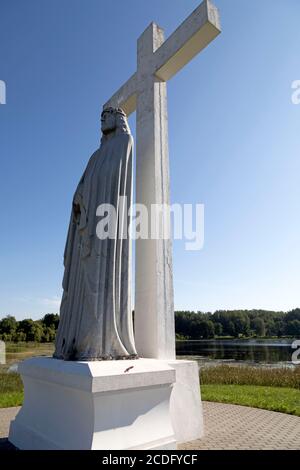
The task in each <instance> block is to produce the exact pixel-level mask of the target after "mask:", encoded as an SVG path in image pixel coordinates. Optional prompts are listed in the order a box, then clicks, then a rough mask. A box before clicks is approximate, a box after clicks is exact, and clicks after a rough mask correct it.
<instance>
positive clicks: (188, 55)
mask: <svg viewBox="0 0 300 470" xmlns="http://www.w3.org/2000/svg"><path fill="white" fill-rule="evenodd" d="M220 32H221V29H220V20H219V13H218V10H217V9H216V7H215V6H214V5H213V4H212V3H211V2H210V1H208V0H205V1H204V2H202V3H201V5H200V6H199V7H198V8H197V9H196V10H195V11H194V12H193V13H192V14H191V15H190V16H189V17H188V18H187V19H186V20H185V21H184V22H183V23H182V24H181V25H180V26H179V28H177V29H176V31H175V32H174V33H173V34H172V35H171V36H170V37H169V38H168V39H167V40H166V41H165V39H164V32H163V30H162V29H161V28H160V27H159V26H157V25H156V24H155V23H151V24H150V25H149V26H148V28H147V29H146V30H145V31H144V33H143V34H142V35H141V36H140V38H139V39H138V42H137V71H136V73H135V74H134V75H132V77H131V78H129V80H128V81H127V82H126V83H125V84H124V85H123V86H122V87H121V88H120V89H119V90H118V91H117V92H116V93H115V94H114V95H113V96H112V97H111V99H110V100H109V101H108V102H107V103H106V104H105V105H104V107H107V106H113V107H121V108H123V110H124V111H125V112H126V114H127V115H130V114H131V113H133V112H134V111H136V141H137V142H136V203H138V204H144V205H145V206H146V207H147V208H148V210H149V211H150V209H151V204H168V203H169V152H168V111H167V83H166V82H167V81H168V80H169V79H170V78H172V77H173V76H174V75H175V74H176V73H177V72H179V70H181V69H182V68H183V67H184V66H185V65H186V64H187V63H188V62H189V61H190V60H191V59H192V58H193V57H194V56H196V55H197V54H198V53H199V52H200V51H202V49H204V48H205V47H206V46H207V45H208V44H209V43H210V42H211V41H212V40H213V39H215V37H216V36H217V35H218V34H219V33H220ZM149 213H150V212H149ZM165 217H166V216H165ZM162 223H166V224H167V223H169V220H165V221H163V222H162ZM135 341H136V347H137V351H138V354H139V356H140V357H149V358H156V359H174V358H175V326H174V301H173V274H172V243H171V240H170V239H169V240H151V239H148V240H136V266H135Z"/></svg>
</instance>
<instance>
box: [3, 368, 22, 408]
mask: <svg viewBox="0 0 300 470" xmlns="http://www.w3.org/2000/svg"><path fill="white" fill-rule="evenodd" d="M22 403H23V383H22V380H21V377H20V375H19V374H14V373H11V374H7V373H6V372H0V408H8V407H10V406H19V405H22Z"/></svg>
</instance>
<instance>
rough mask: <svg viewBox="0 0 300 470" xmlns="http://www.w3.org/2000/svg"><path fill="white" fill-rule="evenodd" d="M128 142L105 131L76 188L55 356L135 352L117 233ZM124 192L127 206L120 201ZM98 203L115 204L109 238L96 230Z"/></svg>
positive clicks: (123, 216)
mask: <svg viewBox="0 0 300 470" xmlns="http://www.w3.org/2000/svg"><path fill="white" fill-rule="evenodd" d="M132 147H133V139H132V137H131V135H129V134H127V133H119V134H118V132H115V133H114V135H111V136H110V137H109V138H107V137H105V136H104V137H103V139H102V143H101V146H100V148H99V149H98V150H97V151H96V152H95V153H94V154H93V155H92V157H91V159H90V160H89V162H88V165H87V168H86V170H85V172H84V174H83V176H82V178H81V180H80V182H79V184H78V187H77V190H76V192H75V195H74V199H73V209H72V214H71V220H70V224H69V231H68V236H67V242H66V247H65V254H64V266H65V272H64V278H63V290H64V292H63V298H62V303H61V308H60V323H59V328H58V332H57V337H56V345H55V346H56V347H55V353H54V357H55V358H58V359H64V360H77V361H92V360H105V359H120V358H133V357H136V350H135V345H134V336H133V324H132V312H131V299H130V283H131V277H130V271H131V244H130V240H129V239H128V236H127V238H123V237H121V236H120V232H121V230H120V226H121V227H124V224H125V227H126V224H127V226H128V224H129V214H128V208H130V206H131V198H132ZM124 196H126V197H127V207H126V205H124V204H121V203H120V202H121V199H122V197H124ZM120 198H121V199H120ZM100 204H111V205H112V206H113V207H114V208H115V211H116V215H117V217H116V224H115V226H114V233H115V236H114V237H113V238H112V237H110V238H106V239H100V238H99V237H98V236H97V234H96V226H97V222H99V217H97V216H96V211H97V207H98V206H99V205H100ZM127 233H128V232H127Z"/></svg>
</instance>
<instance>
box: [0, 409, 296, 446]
mask: <svg viewBox="0 0 300 470" xmlns="http://www.w3.org/2000/svg"><path fill="white" fill-rule="evenodd" d="M203 405H204V423H205V436H204V438H203V439H201V440H198V441H194V442H189V443H187V444H184V445H181V446H179V449H182V450H198V449H199V450H202V449H203V450H220V449H225V450H229V449H234V450H242V449H243V450H246V449H253V450H270V449H274V450H276V449H297V450H299V449H300V418H299V417H297V416H291V415H286V414H283V413H275V412H274V411H266V410H259V409H256V408H248V407H246V406H238V405H227V404H223V403H209V402H204V403H203ZM18 410H19V408H3V409H0V450H6V449H7V450H8V449H11V448H12V447H11V446H10V444H9V443H8V441H7V435H8V429H9V423H10V421H11V420H12V419H14V417H15V415H16V414H17V412H18Z"/></svg>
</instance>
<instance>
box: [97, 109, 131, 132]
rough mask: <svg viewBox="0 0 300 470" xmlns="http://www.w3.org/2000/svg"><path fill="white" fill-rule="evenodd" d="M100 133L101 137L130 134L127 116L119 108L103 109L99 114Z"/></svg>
mask: <svg viewBox="0 0 300 470" xmlns="http://www.w3.org/2000/svg"><path fill="white" fill-rule="evenodd" d="M101 131H102V133H103V136H104V137H105V136H108V135H109V134H111V133H114V134H130V129H129V126H128V122H127V116H126V114H125V113H124V111H123V110H122V109H121V108H104V110H103V111H102V114H101Z"/></svg>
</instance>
